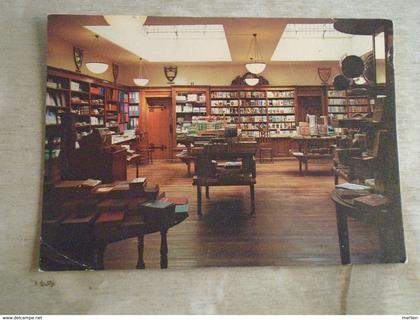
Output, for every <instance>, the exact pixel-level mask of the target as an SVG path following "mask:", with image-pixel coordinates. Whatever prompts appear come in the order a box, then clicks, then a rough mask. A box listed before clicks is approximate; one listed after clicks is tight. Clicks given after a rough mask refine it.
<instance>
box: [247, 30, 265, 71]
mask: <svg viewBox="0 0 420 320" xmlns="http://www.w3.org/2000/svg"><path fill="white" fill-rule="evenodd" d="M252 36H253V38H252V42H251V46H250V50H249V52H251V53H252V54H253V55H252V56H251V57H250V60H251V62H249V63H247V64H246V65H245V67H246V69H247V70H248V71H249V72H251V73H253V74H258V73H261V72H263V71H264V69H265V66H266V65H265V63H264V62H262V55H261V52H260V48H259V47H258V42H257V34H256V33H254V34H253V35H252Z"/></svg>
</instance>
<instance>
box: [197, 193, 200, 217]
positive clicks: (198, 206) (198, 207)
mask: <svg viewBox="0 0 420 320" xmlns="http://www.w3.org/2000/svg"><path fill="white" fill-rule="evenodd" d="M197 213H198V215H199V216H201V186H200V185H197Z"/></svg>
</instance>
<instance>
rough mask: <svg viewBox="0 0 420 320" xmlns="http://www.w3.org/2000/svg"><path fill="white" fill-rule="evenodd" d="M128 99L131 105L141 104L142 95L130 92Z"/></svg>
mask: <svg viewBox="0 0 420 320" xmlns="http://www.w3.org/2000/svg"><path fill="white" fill-rule="evenodd" d="M128 99H129V101H130V103H139V102H140V94H139V93H138V92H129V93H128Z"/></svg>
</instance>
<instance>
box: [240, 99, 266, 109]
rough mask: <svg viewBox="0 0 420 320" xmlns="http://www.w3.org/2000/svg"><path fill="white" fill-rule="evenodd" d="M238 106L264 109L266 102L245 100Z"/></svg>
mask: <svg viewBox="0 0 420 320" xmlns="http://www.w3.org/2000/svg"><path fill="white" fill-rule="evenodd" d="M240 105H241V106H244V107H265V106H266V101H265V100H247V101H241V103H240Z"/></svg>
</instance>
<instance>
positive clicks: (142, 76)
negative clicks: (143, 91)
mask: <svg viewBox="0 0 420 320" xmlns="http://www.w3.org/2000/svg"><path fill="white" fill-rule="evenodd" d="M133 81H134V83H135V84H136V85H138V86H139V87H144V86H145V85H147V84H148V83H149V79H148V77H147V76H146V72H145V67H144V65H143V59H142V58H140V62H139V76H138V78H134V79H133Z"/></svg>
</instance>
